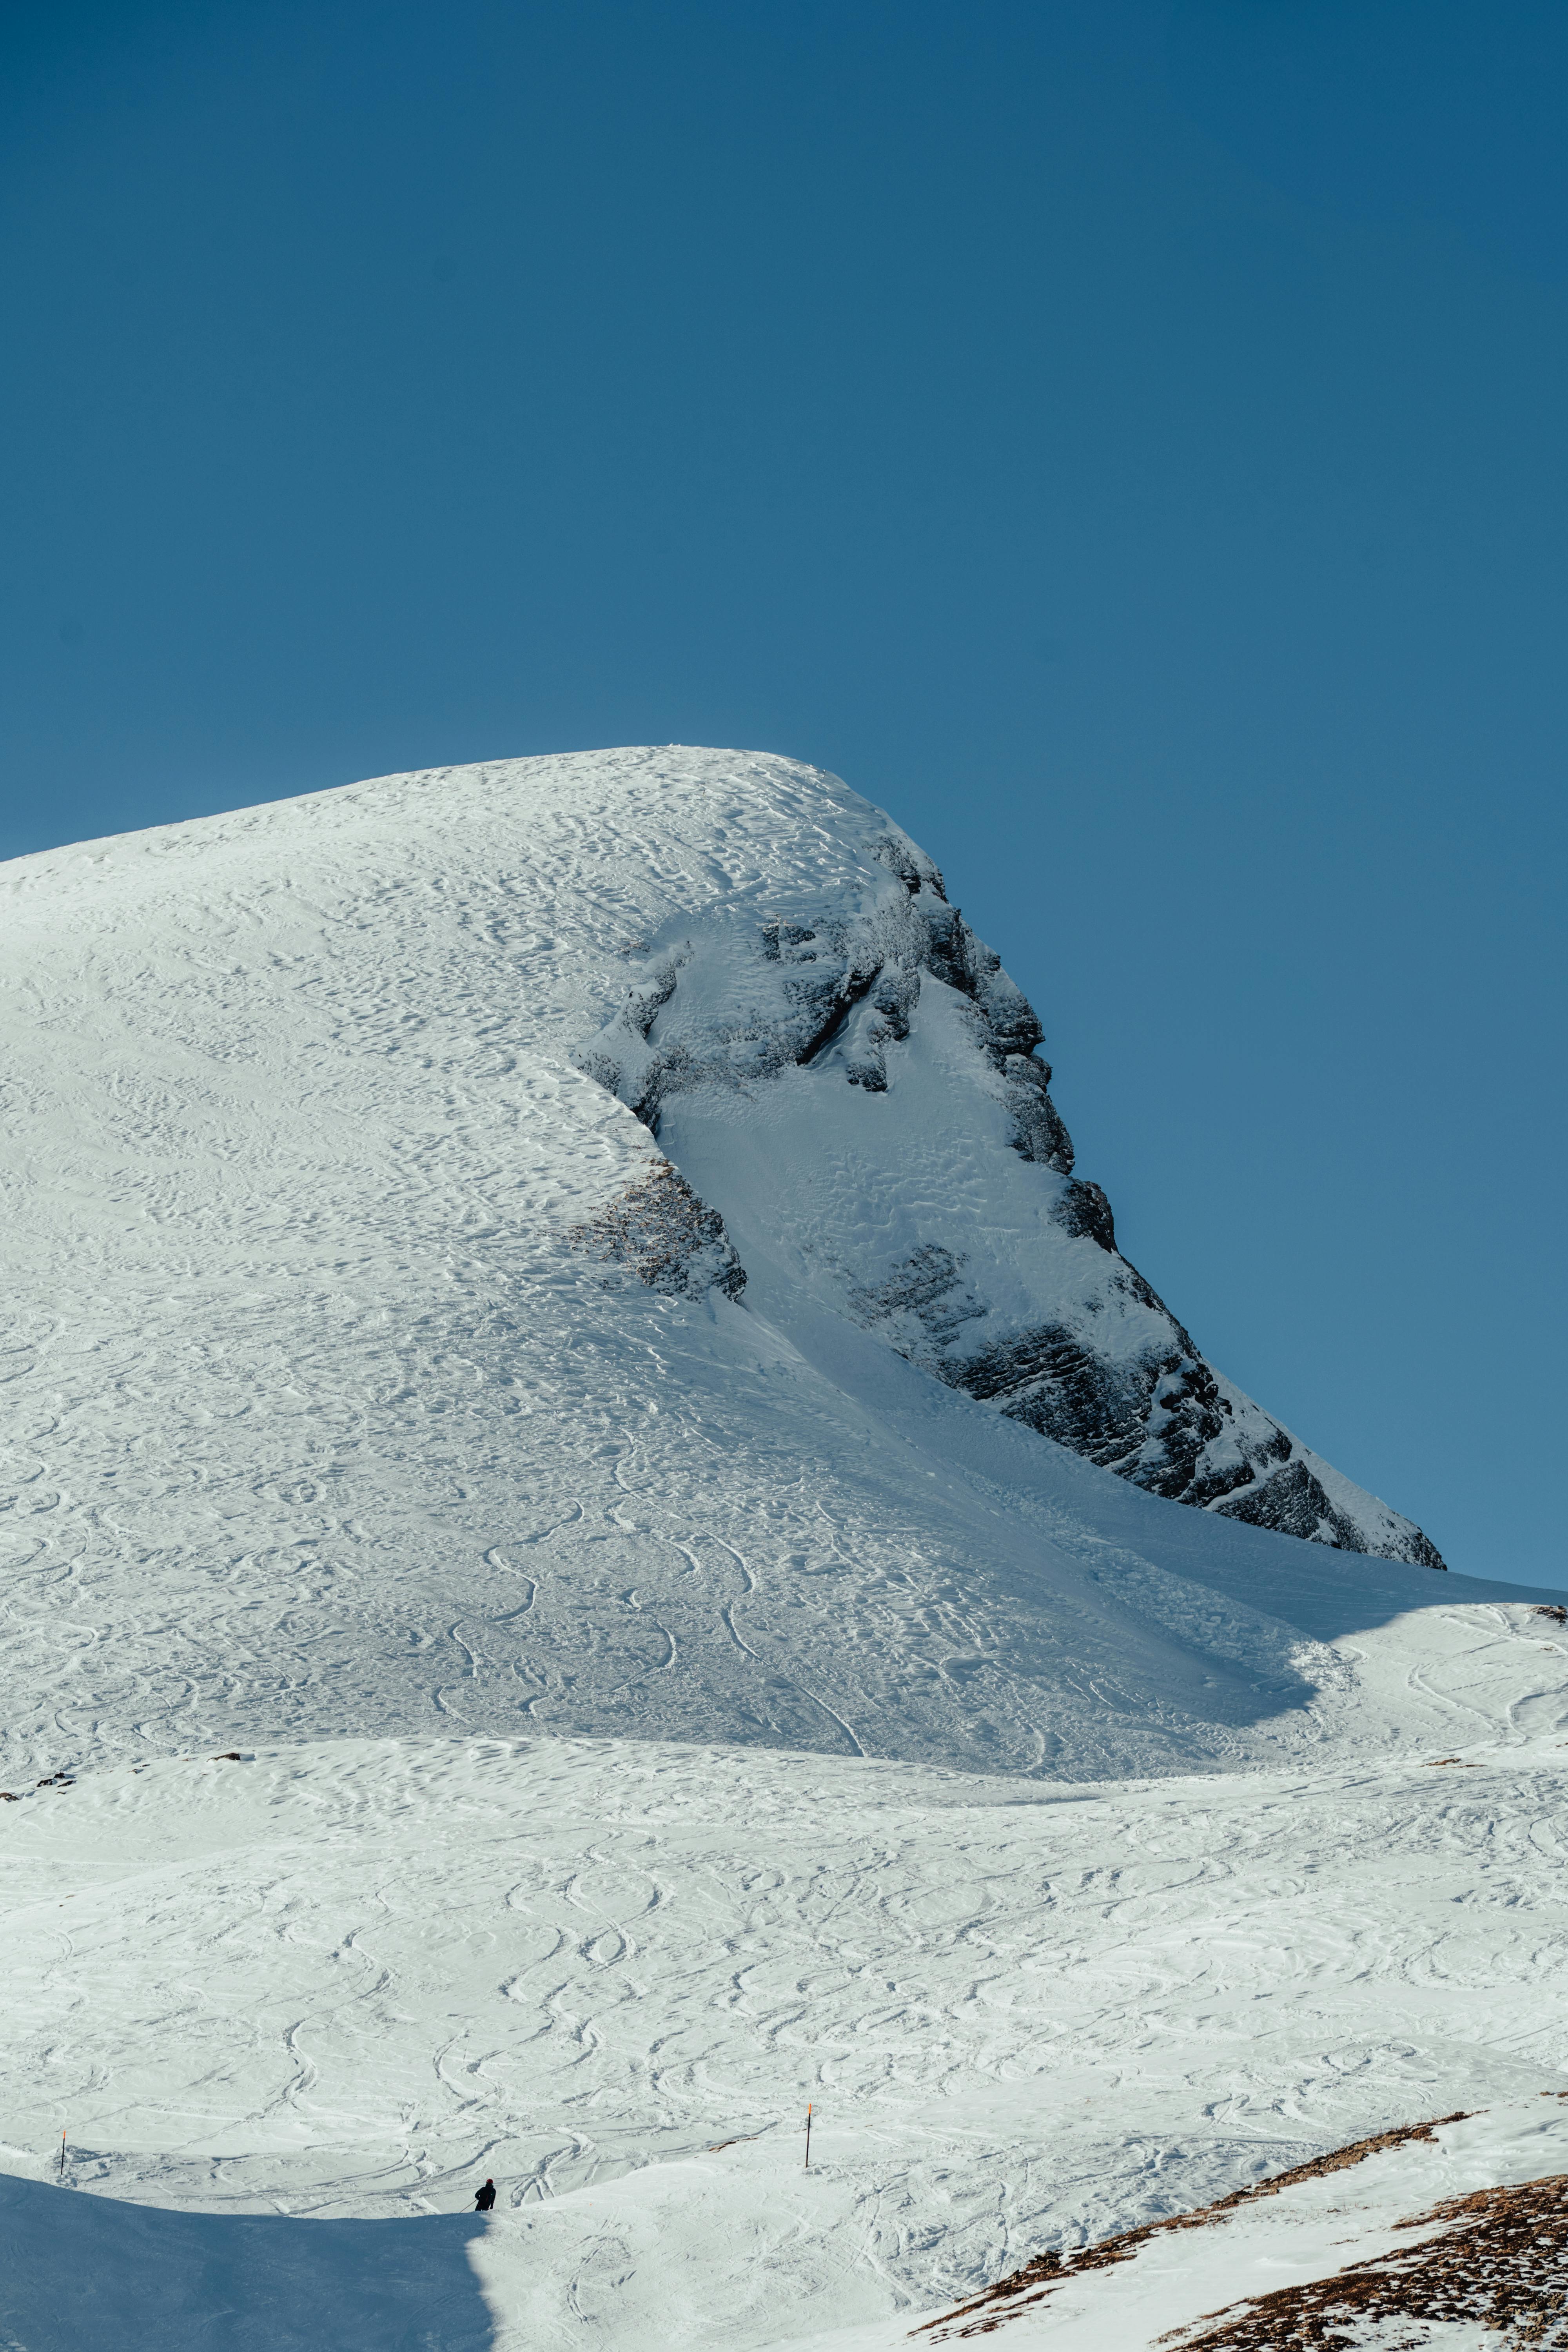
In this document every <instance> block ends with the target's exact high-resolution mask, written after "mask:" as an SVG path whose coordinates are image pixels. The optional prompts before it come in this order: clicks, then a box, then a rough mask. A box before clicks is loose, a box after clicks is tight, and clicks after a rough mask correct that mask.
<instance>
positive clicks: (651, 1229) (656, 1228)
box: [566, 1162, 746, 1298]
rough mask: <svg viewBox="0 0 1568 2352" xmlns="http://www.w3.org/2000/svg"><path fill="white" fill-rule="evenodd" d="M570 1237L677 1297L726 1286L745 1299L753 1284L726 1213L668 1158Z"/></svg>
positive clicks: (730, 1293)
mask: <svg viewBox="0 0 1568 2352" xmlns="http://www.w3.org/2000/svg"><path fill="white" fill-rule="evenodd" d="M566 1238H567V1241H568V1243H569V1244H571V1246H572V1247H573V1248H574V1249H576V1250H581V1251H583V1252H584V1255H586V1256H588V1257H592V1258H597V1259H598V1260H599V1262H600V1263H601V1265H616V1266H624V1267H625V1268H626V1270H627V1271H628V1272H629V1273H631V1274H635V1275H636V1276H637V1280H638V1281H639V1282H643V1283H646V1284H647V1287H648V1288H649V1289H650V1290H661V1291H664V1292H666V1293H668V1294H669V1295H671V1296H674V1297H689V1298H698V1297H702V1295H703V1294H704V1293H705V1292H707V1291H709V1290H721V1291H722V1292H723V1293H724V1295H725V1297H728V1298H738V1297H740V1295H741V1293H742V1290H743V1289H744V1288H745V1286H746V1270H745V1268H744V1266H743V1265H742V1264H741V1261H740V1259H739V1258H738V1257H737V1256H736V1255H735V1249H734V1244H733V1243H732V1242H731V1239H730V1236H729V1234H727V1233H726V1232H725V1230H724V1220H723V1218H722V1217H721V1215H720V1214H719V1212H718V1211H717V1209H710V1207H709V1206H708V1203H707V1202H705V1201H700V1200H699V1199H698V1197H697V1194H696V1193H695V1192H693V1191H692V1189H691V1187H690V1185H689V1183H688V1182H687V1181H686V1179H685V1177H684V1176H682V1175H680V1174H679V1172H678V1171H677V1170H675V1169H674V1168H671V1167H670V1166H669V1165H668V1162H667V1163H666V1164H665V1165H664V1166H663V1167H660V1168H656V1169H655V1170H654V1171H653V1173H652V1175H651V1176H648V1177H647V1178H645V1180H644V1181H643V1182H642V1183H640V1184H635V1185H634V1186H633V1187H632V1189H631V1191H630V1192H623V1193H622V1194H621V1196H620V1198H619V1200H616V1201H611V1202H608V1203H607V1204H606V1205H605V1207H604V1208H602V1209H598V1210H596V1211H595V1213H594V1215H593V1216H591V1217H589V1218H588V1219H587V1220H586V1221H585V1222H584V1223H582V1224H580V1225H574V1226H573V1227H572V1229H571V1231H570V1232H569V1233H568V1234H567V1236H566Z"/></svg>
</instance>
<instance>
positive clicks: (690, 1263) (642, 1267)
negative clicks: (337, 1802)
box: [235, 1162, 746, 1762]
mask: <svg viewBox="0 0 1568 2352" xmlns="http://www.w3.org/2000/svg"><path fill="white" fill-rule="evenodd" d="M567 1240H568V1242H569V1243H570V1244H571V1246H572V1247H573V1248H574V1249H576V1250H581V1251H583V1252H584V1255H587V1256H589V1257H592V1258H597V1259H598V1260H599V1261H600V1262H601V1263H602V1264H604V1265H616V1266H625V1267H626V1268H627V1269H628V1270H629V1271H630V1272H631V1273H633V1274H635V1275H636V1276H637V1280H638V1281H639V1282H642V1283H646V1285H647V1287H648V1289H650V1290H659V1291H663V1292H665V1293H666V1294H668V1295H669V1296H672V1297H686V1298H700V1297H702V1296H703V1295H704V1294H705V1293H706V1292H707V1291H709V1290H719V1291H721V1292H722V1293H723V1294H724V1296H725V1297H727V1298H738V1297H739V1296H740V1294H741V1292H742V1290H743V1289H744V1288H745V1286H746V1270H745V1268H744V1266H743V1265H742V1264H741V1261H740V1259H739V1258H738V1257H737V1256H736V1255H735V1251H734V1247H733V1245H732V1244H731V1240H730V1236H729V1234H727V1233H726V1232H725V1230H724V1220H723V1218H722V1217H721V1216H720V1215H719V1213H718V1212H717V1210H714V1209H710V1208H709V1206H708V1205H707V1203H706V1202H703V1201H700V1200H699V1199H698V1197H697V1195H696V1193H695V1192H693V1191H692V1189H691V1187H690V1185H689V1184H688V1183H687V1181H686V1180H685V1179H684V1177H682V1176H681V1175H679V1173H678V1172H677V1171H676V1170H675V1169H673V1168H671V1167H670V1166H669V1165H668V1162H666V1163H665V1164H664V1165H662V1166H660V1167H658V1168H656V1169H655V1170H654V1171H653V1173H652V1174H651V1175H650V1176H649V1177H647V1179H646V1181H644V1182H642V1183H640V1184H636V1185H634V1186H633V1187H632V1189H631V1190H630V1191H629V1192H623V1193H622V1194H621V1195H620V1197H619V1199H618V1200H615V1201H611V1202H608V1203H607V1204H606V1205H605V1207H604V1208H602V1209H599V1210H597V1211H596V1212H595V1214H594V1215H593V1216H592V1217H590V1218H588V1219H587V1220H586V1221H585V1222H584V1223H582V1224H580V1225H574V1226H573V1227H572V1229H571V1231H570V1232H569V1233H568V1234H567ZM235 1761H236V1762H237V1761H238V1759H237V1758H236V1759H235Z"/></svg>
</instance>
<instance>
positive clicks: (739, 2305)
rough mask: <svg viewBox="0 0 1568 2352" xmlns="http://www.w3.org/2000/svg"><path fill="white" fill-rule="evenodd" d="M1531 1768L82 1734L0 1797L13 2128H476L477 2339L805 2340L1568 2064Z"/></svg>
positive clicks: (353, 2153) (211, 2198)
mask: <svg viewBox="0 0 1568 2352" xmlns="http://www.w3.org/2000/svg"><path fill="white" fill-rule="evenodd" d="M1565 1777H1568V1764H1565V1762H1564V1759H1563V1757H1562V1756H1561V1754H1560V1753H1559V1751H1558V1750H1556V1749H1555V1748H1553V1749H1552V1750H1550V1751H1546V1752H1544V1753H1542V1752H1537V1753H1534V1754H1531V1753H1527V1752H1521V1751H1518V1750H1514V1751H1509V1752H1503V1753H1500V1752H1499V1751H1497V1750H1496V1749H1495V1748H1493V1749H1489V1750H1484V1751H1481V1752H1480V1753H1479V1756H1473V1757H1472V1760H1471V1762H1470V1765H1469V1768H1468V1769H1465V1767H1464V1766H1462V1765H1461V1766H1458V1767H1440V1768H1436V1769H1434V1768H1433V1767H1432V1766H1431V1765H1417V1764H1412V1763H1405V1762H1400V1763H1384V1764H1382V1765H1368V1764H1365V1763H1357V1764H1355V1765H1354V1766H1352V1767H1348V1768H1342V1769H1337V1770H1320V1771H1318V1772H1316V1773H1312V1774H1306V1773H1298V1774H1291V1775H1277V1774H1268V1775H1258V1776H1248V1777H1245V1778H1235V1779H1223V1778H1222V1779H1214V1778H1208V1779H1203V1780H1163V1781H1152V1782H1145V1783H1142V1784H1130V1785H1123V1786H1117V1787H1113V1788H1109V1789H1107V1788H1102V1787H1095V1786H1085V1787H1077V1788H1072V1787H1062V1786H1053V1787H1050V1788H1043V1787H1040V1786H1038V1785H1037V1784H1031V1783H1027V1782H1019V1781H1016V1780H983V1779H976V1778H973V1777H972V1776H966V1775H963V1774H958V1773H951V1772H946V1771H942V1770H940V1769H931V1768H929V1767H928V1768H916V1767H910V1766H907V1765H889V1764H879V1763H874V1762H873V1763H868V1762H864V1761H858V1760H856V1759H844V1760H843V1761H837V1760H835V1759H829V1758H826V1757H821V1756H789V1755H784V1754H780V1753H776V1752H769V1751H767V1750H763V1749H757V1750H753V1751H751V1752H737V1751H735V1750H733V1749H716V1748H680V1747H677V1746H671V1745H661V1744H658V1743H651V1742H650V1743H644V1742H624V1741H586V1742H577V1741H556V1740H539V1741H531V1742H521V1743H510V1742H500V1741H479V1742H468V1741H450V1742H447V1743H441V1742H437V1741H420V1742H405V1743H398V1742H390V1741H378V1742H359V1741H343V1742H332V1743H326V1744H321V1745H316V1746H313V1747H309V1748H285V1749H279V1750H276V1751H271V1752H267V1751H263V1752H259V1753H249V1754H247V1755H246V1757H245V1759H244V1760H242V1761H240V1762H230V1761H219V1760H211V1759H203V1758H186V1759H169V1758H165V1759H159V1760H157V1761H154V1762H153V1763H150V1764H148V1765H146V1766H144V1767H142V1768H140V1769H135V1768H128V1767H116V1768H106V1769H103V1770H102V1771H100V1772H96V1773H92V1774H89V1775H87V1776H85V1777H84V1778H82V1779H80V1780H78V1781H77V1782H76V1783H75V1785H74V1787H72V1788H70V1789H68V1790H48V1791H42V1792H40V1793H39V1794H38V1795H37V1796H36V1797H35V1798H32V1799H30V1800H28V1801H26V1803H25V1804H23V1805H20V1806H18V1807H16V1808H15V1809H14V1810H13V1809H7V1813H6V1817H5V1821H4V1822H3V1824H0V1835H3V1837H4V1843H5V1862H6V1871H7V1880H8V1885H9V1888H10V1916H9V1929H8V1937H7V1996H8V2023H9V2031H8V2034H7V2037H6V2046H5V2053H4V2059H3V2068H0V2108H3V2111H4V2113H5V2116H6V2117H7V2119H8V2121H7V2127H6V2134H5V2137H6V2138H7V2139H8V2140H9V2141H11V2142H12V2143H13V2145H12V2147H10V2149H9V2151H8V2160H9V2161H10V2162H11V2163H12V2165H13V2167H14V2168H16V2169H18V2170H26V2169H37V2171H39V2172H41V2171H42V2170H43V2169H44V2168H45V2167H46V2166H47V2160H48V2159H47V2150H48V2147H49V2143H50V2138H51V2136H52V2135H54V2134H55V2133H57V2132H58V2118H59V2116H61V2115H62V2114H68V2116H69V2117H70V2118H71V2125H70V2129H71V2155H70V2164H69V2179H70V2180H71V2182H72V2184H73V2185H74V2186H76V2187H78V2188H83V2189H95V2190H97V2191H98V2192H99V2193H100V2195H106V2196H110V2197H115V2198H130V2199H135V2200H142V2201H145V2202H149V2203H153V2204H164V2203H167V2204H170V2205H178V2206H180V2207H182V2208H184V2209H185V2210H198V2211H202V2212H205V2213H207V2214H209V2215H213V2214H220V2213H229V2214H236V2213H244V2212H253V2213H254V2212H264V2211H271V2212H274V2213H277V2214H279V2215H284V2214H287V2215H291V2216H296V2217H298V2216H307V2215H309V2216H314V2217H323V2216H331V2215H339V2214H353V2215H356V2216H368V2215H381V2216H388V2217H390V2216H395V2215H399V2214H402V2215H416V2214H429V2213H431V2212H438V2211H441V2210H454V2209H457V2208H458V2207H461V2206H466V2204H467V2202H468V2197H469V2195H470V2191H471V2185H472V2183H473V2182H474V2181H476V2180H477V2179H481V2178H482V2177H483V2176H484V2174H485V2173H487V2172H489V2173H493V2174H494V2175H495V2176H496V2178H497V2179H498V2180H500V2181H501V2182H502V2184H503V2200H502V2207H501V2210H500V2214H499V2215H498V2217H497V2219H496V2221H495V2222H494V2223H493V2224H492V2230H491V2240H493V2244H491V2241H489V2240H488V2241H487V2245H489V2247H490V2251H489V2253H488V2254H487V2255H486V2257H485V2259H484V2261H483V2262H481V2263H480V2264H479V2271H480V2276H481V2279H482V2280H483V2281H484V2283H485V2285H486V2288H487V2291H488V2293H489V2296H490V2303H491V2309H492V2313H493V2317H494V2321H495V2324H496V2326H497V2330H498V2333H497V2338H496V2340H497V2342H498V2343H499V2344H500V2345H503V2346H509V2347H510V2346H512V2345H514V2344H515V2345H516V2346H517V2347H521V2346H523V2345H524V2344H531V2345H539V2346H551V2345H556V2344H565V2343H567V2342H581V2343H584V2344H588V2345H604V2346H606V2347H608V2346H612V2345H620V2344H631V2343H637V2342H642V2341H647V2342H658V2343H665V2342H668V2343H676V2342H680V2343H688V2342H689V2343H711V2344H713V2345H715V2346H718V2345H724V2346H733V2347H742V2346H745V2347H749V2346H752V2345H755V2346H759V2347H760V2346H762V2345H764V2344H770V2343H775V2342H777V2343H783V2342H790V2341H795V2340H797V2339H800V2340H804V2338H805V2336H807V2335H809V2334H810V2333H811V2332H812V2329H813V2327H814V2326H816V2327H820V2326H822V2306H821V2299H822V2297H823V2296H824V2295H827V2296H828V2297H829V2298H830V2300H829V2303H828V2305H827V2307H828V2308H830V2309H831V2310H832V2311H833V2312H834V2313H835V2315H836V2317H837V2323H838V2324H839V2325H848V2324H849V2323H851V2322H859V2323H865V2324H870V2323H871V2322H873V2321H876V2320H878V2319H879V2317H881V2316H882V2315H886V2314H888V2313H889V2312H891V2313H897V2312H899V2311H900V2310H902V2311H903V2312H904V2313H906V2314H908V2315H910V2320H909V2321H907V2322H906V2324H912V2318H913V2316H915V2315H921V2314H929V2313H930V2312H931V2310H932V2309H935V2308H940V2307H941V2305H942V2304H943V2302H944V2301H947V2302H951V2301H952V2300H953V2299H955V2298H957V2297H959V2296H961V2295H963V2294H965V2293H970V2292H973V2291H974V2289H976V2288H977V2287H979V2286H981V2285H984V2284H985V2283H986V2282H987V2281H988V2280H990V2279H993V2278H995V2277H998V2276H1001V2275H1003V2274H1004V2273H1006V2272H1008V2271H1009V2270H1011V2269H1013V2268H1015V2267H1016V2266H1017V2264H1019V2263H1022V2262H1024V2261H1026V2260H1027V2259H1028V2258H1029V2257H1030V2256H1031V2255H1032V2254H1034V2253H1036V2252H1039V2251H1040V2249H1041V2247H1042V2246H1043V2245H1047V2244H1057V2245H1066V2246H1072V2245H1078V2244H1082V2243H1084V2242H1089V2241H1090V2240H1094V2239H1098V2238H1099V2237H1100V2236H1102V2235H1104V2234H1106V2233H1107V2232H1108V2231H1112V2230H1119V2229H1124V2228H1127V2227H1129V2226H1131V2225H1132V2224H1134V2223H1137V2222H1140V2221H1146V2220H1148V2219H1150V2218H1152V2217H1154V2216H1158V2215H1160V2214H1163V2213H1167V2212H1171V2211H1173V2210H1182V2209H1184V2208H1185V2207H1188V2206H1192V2205H1194V2204H1199V2203H1203V2202H1205V2201H1206V2200H1209V2199H1211V2198H1213V2197H1215V2196H1216V2195H1218V2194H1220V2193H1222V2192H1223V2191H1226V2190H1228V2189H1234V2188H1236V2187H1237V2186H1239V2185H1242V2184H1244V2183H1246V2182H1247V2181H1250V2180H1253V2179H1258V2178H1260V2177H1261V2176H1263V2175H1265V2174H1267V2173H1271V2172H1274V2171H1277V2170H1279V2169H1280V2168H1283V2167H1286V2166H1289V2165H1292V2164H1295V2163H1299V2162H1300V2161H1302V2160H1303V2159H1304V2158H1307V2157H1309V2156H1311V2155H1314V2154H1316V2153H1317V2152H1318V2151H1319V2150H1320V2149H1321V2148H1323V2147H1333V2146H1336V2145H1339V2144H1342V2143H1343V2142H1345V2141H1348V2140H1351V2139H1353V2138H1356V2137H1360V2136H1362V2135H1363V2134H1365V2133H1368V2132H1371V2131H1374V2130H1378V2129H1382V2128H1385V2127H1386V2126H1389V2125H1390V2124H1391V2123H1397V2122H1403V2121H1405V2120H1408V2119H1411V2118H1419V2117H1420V2116H1424V2115H1426V2114H1428V2113H1433V2112H1443V2113H1447V2112H1451V2111H1452V2109H1453V2108H1454V2107H1455V2106H1456V2105H1461V2106H1465V2107H1467V2108H1475V2107H1482V2106H1486V2105H1489V2104H1490V2103H1494V2102H1497V2101H1506V2100H1508V2099H1514V2100H1516V2101H1517V2100H1518V2099H1519V2098H1521V2096H1524V2097H1530V2096H1534V2095H1536V2094H1537V2093H1538V2092H1539V2090H1540V2089H1541V2088H1542V2087H1543V2086H1548V2085H1552V2084H1556V2083H1559V2082H1561V2081H1562V2080H1563V2068H1564V2065H1565V2062H1568V2012H1565V2010H1564V2004H1563V1996H1562V1992H1561V1990H1560V1987H1561V1979H1562V1971H1563V1961H1564V1958H1565V1957H1568V1896H1565V1895H1564V1882H1563V1853H1564V1849H1563V1833H1562V1829H1561V1822H1562V1816H1563V1794H1564V1780H1565ZM808 2099H811V2100H813V2101H814V2102H815V2104H816V2122H815V2132H814V2141H813V2170H812V2173H811V2175H810V2176H809V2179H808V2178H807V2177H806V2176H805V2175H804V2173H803V2172H802V2170H801V2158H802V2145H803V2144H802V2137H801V2126H802V2125H803V2122H804V2116H805V2104H806V2101H807V2100H808ZM718 2141H725V2142H727V2143H729V2145H727V2146H725V2147H723V2148H722V2149H720V2150H715V2148H714V2143H715V2142H718ZM27 2149H31V2150H33V2151H34V2152H35V2154H34V2157H33V2158H32V2159H31V2160H30V2161H29V2160H28V2159H27V2158H26V2157H25V2155H24V2151H26V2150H27ZM1563 2161H1564V2163H1565V2164H1568V2149H1565V2151H1564V2155H1563ZM649 2198H651V2199H652V2200H654V2201H655V2204H656V2205H657V2206H658V2210H659V2212H660V2213H661V2215H662V2219H661V2220H660V2221H659V2222H658V2229H657V2231H655V2233H654V2234H653V2236H652V2237H651V2238H650V2239H649V2241H648V2242H647V2243H643V2242H641V2240H640V2239H639V2240H638V2245H639V2249H640V2250H639V2252H637V2259H636V2260H635V2261H631V2262H630V2267H629V2271H628V2270H627V2267H626V2263H625V2262H623V2259H622V2256H623V2253H624V2252H625V2249H624V2247H623V2246H622V2240H623V2239H624V2238H625V2236H626V2232H627V2231H631V2232H632V2234H633V2236H634V2237H635V2236H637V2232H638V2231H640V2230H641V2229H642V2227H643V2223H642V2221H641V2220H640V2219H639V2216H641V2215H643V2214H644V2213H645V2210H646V2207H645V2203H644V2202H643V2201H640V2200H647V2199H649ZM617 2248H621V2252H616V2249H617ZM627 2260H628V2261H629V2257H628V2258H627ZM487 2264H488V2268H487V2267H486V2265H487ZM694 2271H695V2272H697V2273H700V2279H699V2278H697V2277H694V2276H693V2275H692V2273H694ZM660 2314H662V2315H663V2316H659V2315H660ZM889 2340H892V2339H889Z"/></svg>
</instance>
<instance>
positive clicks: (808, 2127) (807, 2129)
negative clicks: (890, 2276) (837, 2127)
mask: <svg viewBox="0 0 1568 2352" xmlns="http://www.w3.org/2000/svg"><path fill="white" fill-rule="evenodd" d="M60 2162H61V2163H62V2164H63V2163H64V2162H65V2158H64V2157H63V2156H62V2157H61V2158H60ZM805 2168H806V2170H807V2172H809V2171H810V2170H811V2102H810V2100H809V2099H808V2100H807V2101H806V2106H805Z"/></svg>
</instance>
